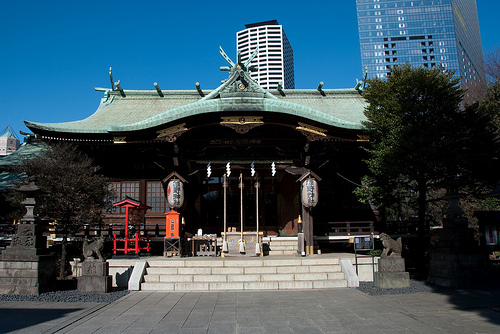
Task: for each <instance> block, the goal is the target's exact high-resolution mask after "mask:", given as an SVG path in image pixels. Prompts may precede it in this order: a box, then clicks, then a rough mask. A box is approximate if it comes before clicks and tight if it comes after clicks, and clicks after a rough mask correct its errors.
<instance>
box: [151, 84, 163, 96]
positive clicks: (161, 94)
mask: <svg viewBox="0 0 500 334" xmlns="http://www.w3.org/2000/svg"><path fill="white" fill-rule="evenodd" d="M153 86H155V88H156V91H157V92H158V95H160V97H164V96H165V95H163V92H162V91H161V89H160V86H158V83H157V82H155V83H154V84H153Z"/></svg>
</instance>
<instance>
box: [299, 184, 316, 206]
mask: <svg viewBox="0 0 500 334" xmlns="http://www.w3.org/2000/svg"><path fill="white" fill-rule="evenodd" d="M318 193H319V192H318V182H316V180H315V179H306V180H304V181H303V182H302V184H301V187H300V200H301V201H302V205H303V206H305V207H307V208H312V207H315V206H316V204H318Z"/></svg>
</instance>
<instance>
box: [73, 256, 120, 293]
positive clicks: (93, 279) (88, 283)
mask: <svg viewBox="0 0 500 334" xmlns="http://www.w3.org/2000/svg"><path fill="white" fill-rule="evenodd" d="M111 283H112V277H111V275H109V264H108V263H107V262H103V261H92V260H85V261H84V262H83V263H82V276H80V277H78V292H79V293H108V292H111V291H112V288H111Z"/></svg>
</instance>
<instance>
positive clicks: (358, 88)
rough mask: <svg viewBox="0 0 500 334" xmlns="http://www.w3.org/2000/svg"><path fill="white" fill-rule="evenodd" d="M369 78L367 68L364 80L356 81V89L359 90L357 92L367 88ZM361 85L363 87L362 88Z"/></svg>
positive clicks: (366, 68)
mask: <svg viewBox="0 0 500 334" xmlns="http://www.w3.org/2000/svg"><path fill="white" fill-rule="evenodd" d="M367 77H368V67H365V75H364V77H363V79H361V80H358V79H356V86H354V89H355V90H357V91H360V92H361V91H363V90H364V89H365V86H366V78H367ZM361 85H363V86H362V87H361Z"/></svg>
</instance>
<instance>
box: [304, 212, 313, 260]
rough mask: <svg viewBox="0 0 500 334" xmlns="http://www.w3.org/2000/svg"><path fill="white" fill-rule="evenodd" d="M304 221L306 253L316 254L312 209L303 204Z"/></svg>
mask: <svg viewBox="0 0 500 334" xmlns="http://www.w3.org/2000/svg"><path fill="white" fill-rule="evenodd" d="M302 222H303V230H304V241H305V244H306V245H305V249H306V254H314V241H313V235H314V234H313V218H312V216H311V213H310V209H309V208H306V207H305V206H302Z"/></svg>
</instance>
